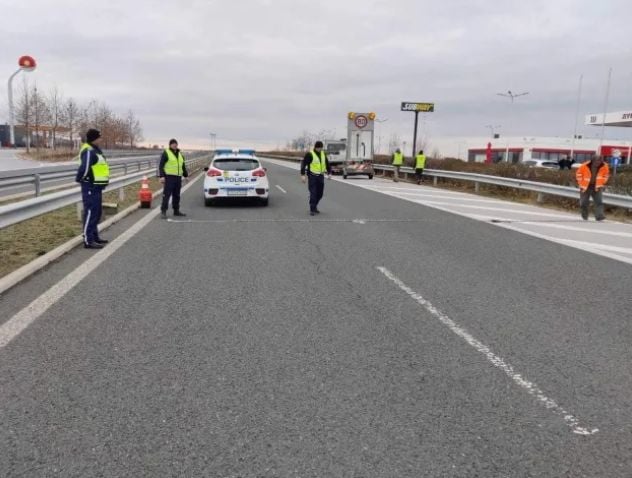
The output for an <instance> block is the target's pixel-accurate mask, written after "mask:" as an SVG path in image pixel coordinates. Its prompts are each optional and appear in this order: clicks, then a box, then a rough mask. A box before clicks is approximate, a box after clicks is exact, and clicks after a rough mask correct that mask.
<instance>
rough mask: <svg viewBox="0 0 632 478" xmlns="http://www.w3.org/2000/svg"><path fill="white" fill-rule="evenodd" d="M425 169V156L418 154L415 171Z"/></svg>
mask: <svg viewBox="0 0 632 478" xmlns="http://www.w3.org/2000/svg"><path fill="white" fill-rule="evenodd" d="M425 167H426V155H425V154H418V155H417V158H416V163H415V168H416V169H423V168H425Z"/></svg>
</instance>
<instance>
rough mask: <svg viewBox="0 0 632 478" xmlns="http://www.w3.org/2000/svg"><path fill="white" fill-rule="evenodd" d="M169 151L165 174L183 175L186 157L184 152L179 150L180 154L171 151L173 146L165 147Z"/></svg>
mask: <svg viewBox="0 0 632 478" xmlns="http://www.w3.org/2000/svg"><path fill="white" fill-rule="evenodd" d="M165 153H167V162H166V163H165V174H168V175H169V176H182V174H183V170H184V158H183V157H182V153H181V152H179V151H178V156H176V155H175V154H174V152H173V151H171V148H167V149H165Z"/></svg>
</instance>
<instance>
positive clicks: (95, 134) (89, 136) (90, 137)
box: [86, 129, 101, 143]
mask: <svg viewBox="0 0 632 478" xmlns="http://www.w3.org/2000/svg"><path fill="white" fill-rule="evenodd" d="M100 137H101V132H100V131H99V130H98V129H89V130H88V132H87V133H86V141H87V142H88V143H92V142H93V141H96V140H97V139H99V138H100Z"/></svg>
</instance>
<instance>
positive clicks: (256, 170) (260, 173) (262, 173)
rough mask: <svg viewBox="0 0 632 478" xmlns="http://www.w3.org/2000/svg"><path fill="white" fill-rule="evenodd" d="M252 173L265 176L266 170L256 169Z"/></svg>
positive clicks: (259, 176) (258, 176) (261, 176)
mask: <svg viewBox="0 0 632 478" xmlns="http://www.w3.org/2000/svg"><path fill="white" fill-rule="evenodd" d="M252 175H253V176H255V177H257V178H264V177H265V175H266V172H265V171H264V170H263V169H255V170H254V171H253V172H252Z"/></svg>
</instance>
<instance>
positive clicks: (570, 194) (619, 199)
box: [261, 154, 632, 209]
mask: <svg viewBox="0 0 632 478" xmlns="http://www.w3.org/2000/svg"><path fill="white" fill-rule="evenodd" d="M266 156H267V157H269V158H272V159H285V160H291V161H300V160H301V159H302V158H299V157H295V156H281V155H276V154H275V155H265V154H262V155H261V157H266ZM373 169H374V170H375V171H376V172H377V171H382V174H384V173H385V172H392V171H393V170H394V169H395V168H394V167H393V166H392V165H390V164H376V163H373ZM399 171H400V173H403V174H404V175H405V177H407V176H408V175H412V174H414V173H415V170H414V169H413V168H410V167H402V168H400V170H399ZM424 176H430V177H432V178H433V183H434V185H435V186H436V185H437V179H438V178H444V179H454V180H458V181H469V182H473V183H474V189H475V191H476V192H479V190H480V185H481V184H488V185H493V186H502V187H506V188H514V189H522V190H525V191H531V192H535V193H538V201H542V199H543V196H544V195H549V196H559V197H567V198H571V199H579V188H574V187H568V186H558V185H556V184H548V183H540V182H537V181H526V180H522V179H513V178H503V177H500V176H491V175H487V174H474V173H462V172H458V171H443V170H440V169H424ZM603 202H604V204H607V205H609V206H617V207H622V208H626V209H632V196H625V195H622V194H611V193H604V194H603Z"/></svg>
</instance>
